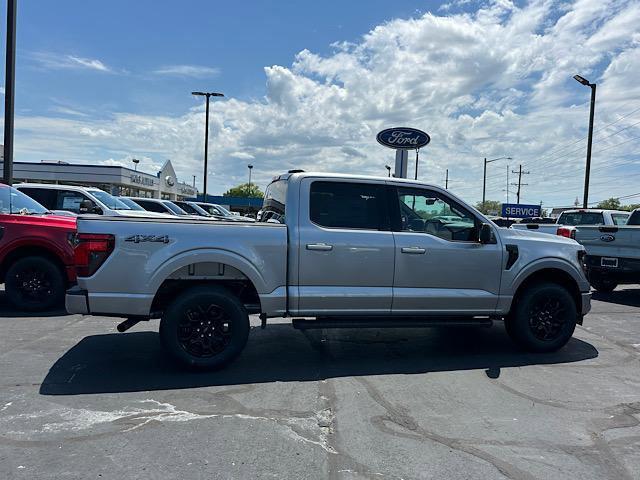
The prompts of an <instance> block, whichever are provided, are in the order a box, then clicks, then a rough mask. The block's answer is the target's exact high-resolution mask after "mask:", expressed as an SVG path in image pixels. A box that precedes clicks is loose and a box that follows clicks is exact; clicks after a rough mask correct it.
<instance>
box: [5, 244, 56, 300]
mask: <svg viewBox="0 0 640 480" xmlns="http://www.w3.org/2000/svg"><path fill="white" fill-rule="evenodd" d="M65 285H66V284H65V279H64V275H63V273H62V271H61V270H60V268H58V267H57V266H56V265H55V264H54V263H53V262H52V261H51V260H49V259H47V258H44V257H35V256H33V257H24V258H21V259H19V260H17V261H16V262H14V263H13V265H11V266H10V267H9V269H8V270H7V273H6V276H5V290H6V293H7V298H8V299H9V301H10V302H11V303H12V304H13V305H14V306H15V307H16V308H18V309H20V310H25V311H42V310H47V309H50V308H52V307H54V306H56V305H59V304H61V303H62V301H63V299H64V291H65Z"/></svg>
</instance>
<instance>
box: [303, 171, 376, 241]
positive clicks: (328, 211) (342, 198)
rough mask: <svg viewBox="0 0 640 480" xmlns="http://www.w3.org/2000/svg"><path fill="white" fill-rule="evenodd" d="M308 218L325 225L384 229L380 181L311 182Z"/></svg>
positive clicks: (330, 226) (329, 226)
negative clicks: (376, 182)
mask: <svg viewBox="0 0 640 480" xmlns="http://www.w3.org/2000/svg"><path fill="white" fill-rule="evenodd" d="M309 209H310V217H311V221H312V222H313V223H315V224H317V225H320V226H322V227H328V228H354V229H364V230H386V229H388V223H389V222H388V215H387V213H386V212H387V209H386V201H385V188H384V186H383V185H376V184H367V183H347V182H313V183H312V184H311V198H310V204H309Z"/></svg>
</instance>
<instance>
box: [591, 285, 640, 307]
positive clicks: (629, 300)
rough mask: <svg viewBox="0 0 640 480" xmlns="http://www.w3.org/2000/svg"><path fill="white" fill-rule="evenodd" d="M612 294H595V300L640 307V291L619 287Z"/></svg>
mask: <svg viewBox="0 0 640 480" xmlns="http://www.w3.org/2000/svg"><path fill="white" fill-rule="evenodd" d="M618 288H619V289H618V290H614V291H613V292H611V293H600V292H593V293H592V298H593V300H598V301H600V302H607V303H617V304H619V305H627V306H629V307H640V289H638V288H627V289H624V286H623V287H618Z"/></svg>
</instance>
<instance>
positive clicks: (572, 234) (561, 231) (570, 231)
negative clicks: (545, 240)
mask: <svg viewBox="0 0 640 480" xmlns="http://www.w3.org/2000/svg"><path fill="white" fill-rule="evenodd" d="M556 235H560V236H561V237H567V238H573V239H575V238H576V231H575V229H574V228H566V227H559V228H558V230H557V231H556Z"/></svg>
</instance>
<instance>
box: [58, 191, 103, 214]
mask: <svg viewBox="0 0 640 480" xmlns="http://www.w3.org/2000/svg"><path fill="white" fill-rule="evenodd" d="M84 200H89V201H90V202H91V203H92V204H93V206H94V207H95V206H96V205H95V202H94V201H93V200H91V199H90V198H87V197H86V196H85V195H83V194H82V193H80V192H74V191H71V190H59V191H58V200H57V202H56V206H55V209H56V210H67V211H69V212H74V213H80V203H81V202H82V201H84Z"/></svg>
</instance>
